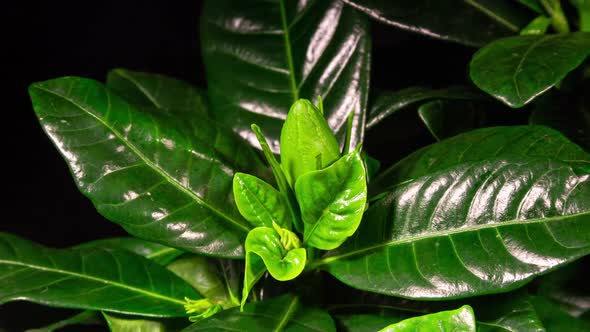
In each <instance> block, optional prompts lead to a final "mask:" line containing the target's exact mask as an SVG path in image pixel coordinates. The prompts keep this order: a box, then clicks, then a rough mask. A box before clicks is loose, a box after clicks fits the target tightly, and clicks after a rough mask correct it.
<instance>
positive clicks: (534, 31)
mask: <svg viewBox="0 0 590 332" xmlns="http://www.w3.org/2000/svg"><path fill="white" fill-rule="evenodd" d="M549 25H551V19H550V18H548V17H546V16H542V15H541V16H538V17H537V18H535V19H534V20H532V21H531V23H529V24H528V25H527V26H526V27H524V28H522V30H520V34H521V35H542V34H545V32H546V31H547V29H548V28H549Z"/></svg>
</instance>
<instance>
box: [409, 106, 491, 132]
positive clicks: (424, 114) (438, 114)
mask: <svg viewBox="0 0 590 332" xmlns="http://www.w3.org/2000/svg"><path fill="white" fill-rule="evenodd" d="M418 115H419V116H420V119H422V122H424V124H425V125H426V128H428V130H429V131H430V133H431V134H432V136H434V138H436V140H437V141H440V140H441V139H444V138H448V137H452V136H455V135H457V134H460V133H462V132H466V131H469V130H472V129H474V128H477V127H481V126H482V125H483V123H484V118H485V114H484V112H483V109H482V108H481V105H477V104H475V103H472V102H468V101H449V100H434V101H430V102H428V103H426V104H423V105H421V106H420V107H419V108H418Z"/></svg>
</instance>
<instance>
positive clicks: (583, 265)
mask: <svg viewBox="0 0 590 332" xmlns="http://www.w3.org/2000/svg"><path fill="white" fill-rule="evenodd" d="M589 271H590V269H589V266H588V257H584V258H582V259H580V260H579V261H577V262H574V263H572V264H570V265H568V266H565V267H563V268H561V269H559V270H557V271H554V272H552V273H549V274H548V275H546V276H543V277H542V278H540V279H539V281H538V288H537V291H536V293H537V294H538V295H541V296H543V297H545V298H546V299H548V300H550V301H552V302H554V303H555V304H556V305H557V306H559V308H560V310H561V311H564V312H566V313H567V314H569V315H570V316H572V317H576V318H580V317H582V316H584V315H586V314H587V313H589V312H590V285H588V283H587V278H586V276H587V275H588V272H589Z"/></svg>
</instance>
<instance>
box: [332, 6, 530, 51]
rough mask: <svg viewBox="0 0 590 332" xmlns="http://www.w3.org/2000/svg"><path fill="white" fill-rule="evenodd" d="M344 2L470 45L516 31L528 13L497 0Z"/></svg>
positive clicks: (430, 34) (399, 25) (387, 20)
mask: <svg viewBox="0 0 590 332" xmlns="http://www.w3.org/2000/svg"><path fill="white" fill-rule="evenodd" d="M344 2H346V3H347V4H349V5H351V6H353V7H354V8H357V9H359V10H361V11H363V12H365V13H366V14H367V15H369V16H371V17H372V18H374V19H376V20H378V21H380V22H383V23H385V24H389V25H392V26H394V27H396V28H400V29H404V30H408V31H411V32H415V33H419V34H423V35H426V36H428V37H431V38H436V39H442V40H448V41H452V42H456V43H460V44H464V45H469V46H483V45H485V44H486V43H489V42H491V41H492V40H494V39H497V38H501V37H506V36H510V35H512V34H515V33H518V31H519V30H520V28H521V27H523V26H524V25H525V24H526V22H527V18H528V16H529V15H528V13H527V11H526V10H524V9H521V8H518V7H515V6H513V5H512V4H511V3H510V2H507V1H500V0H493V1H486V0H469V1H455V2H452V3H449V2H447V1H428V0H419V1H416V0H413V1H410V0H405V1H395V2H392V1H387V0H344ZM458 18H461V19H458Z"/></svg>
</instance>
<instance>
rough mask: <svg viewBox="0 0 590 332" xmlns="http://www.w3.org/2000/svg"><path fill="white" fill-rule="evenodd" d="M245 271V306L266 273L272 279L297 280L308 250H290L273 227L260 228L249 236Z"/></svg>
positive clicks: (243, 296) (243, 294) (243, 301)
mask: <svg viewBox="0 0 590 332" xmlns="http://www.w3.org/2000/svg"><path fill="white" fill-rule="evenodd" d="M245 247H246V271H245V275H244V289H243V291H242V307H243V306H244V303H245V302H246V298H247V297H248V294H249V293H250V290H251V289H252V287H253V286H254V284H256V282H257V281H258V280H259V279H260V277H262V274H264V272H265V271H266V270H268V272H269V273H270V275H271V276H273V278H275V279H277V280H279V281H287V280H291V279H294V278H295V277H297V276H298V275H299V274H300V273H301V272H302V271H303V268H304V267H305V263H306V258H307V257H306V256H307V255H306V251H305V248H297V249H292V250H289V251H287V250H286V249H285V248H284V247H283V243H282V242H281V236H280V235H279V234H278V233H277V231H275V230H274V229H273V228H269V227H257V228H255V229H253V230H251V231H250V233H248V237H246V244H245Z"/></svg>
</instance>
